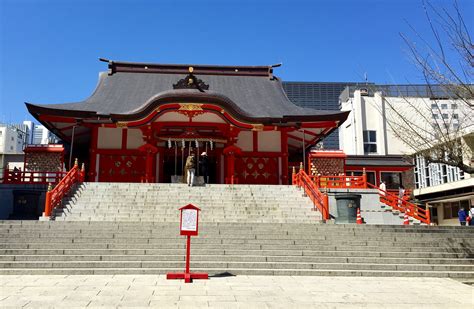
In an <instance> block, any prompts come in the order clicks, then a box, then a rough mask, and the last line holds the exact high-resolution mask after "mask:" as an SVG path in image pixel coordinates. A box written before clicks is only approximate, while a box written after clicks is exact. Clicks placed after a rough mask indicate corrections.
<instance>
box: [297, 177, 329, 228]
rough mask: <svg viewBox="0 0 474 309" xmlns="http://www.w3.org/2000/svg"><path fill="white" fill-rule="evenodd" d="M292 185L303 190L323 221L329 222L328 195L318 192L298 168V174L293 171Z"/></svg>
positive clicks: (309, 179) (314, 185)
mask: <svg viewBox="0 0 474 309" xmlns="http://www.w3.org/2000/svg"><path fill="white" fill-rule="evenodd" d="M292 180H293V185H295V186H298V187H300V188H303V190H304V191H305V193H306V195H308V197H309V198H310V199H311V201H313V205H314V207H315V209H316V208H317V209H318V210H319V211H320V212H321V215H322V217H323V220H329V199H328V195H327V194H324V193H322V192H321V191H319V189H318V187H317V186H316V184H315V183H314V182H313V181H312V179H311V178H310V177H309V176H308V174H306V173H305V171H304V170H303V169H302V168H300V171H299V172H298V173H296V172H295V170H293V175H292Z"/></svg>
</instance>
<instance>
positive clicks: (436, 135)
mask: <svg viewBox="0 0 474 309" xmlns="http://www.w3.org/2000/svg"><path fill="white" fill-rule="evenodd" d="M422 6H423V9H424V12H425V16H426V20H427V22H428V24H429V26H430V30H431V34H432V37H433V39H432V40H431V39H429V38H428V37H425V36H423V35H422V34H420V33H419V32H418V31H417V30H416V29H415V28H414V27H411V26H410V28H411V30H412V31H413V34H414V38H410V37H409V36H407V35H406V34H403V33H401V34H400V35H401V37H402V39H403V41H404V42H405V44H406V46H407V47H408V53H409V55H410V57H411V59H412V60H413V62H414V64H415V65H416V67H417V68H418V69H419V71H420V72H421V74H422V76H423V78H424V82H425V84H426V85H423V86H420V85H417V86H415V85H411V86H410V85H408V86H404V87H403V88H400V89H399V94H398V97H399V98H401V100H402V103H404V104H400V101H396V100H392V99H391V98H390V97H389V96H387V97H386V98H384V103H385V106H386V109H387V111H386V112H387V113H386V114H387V123H388V126H389V129H390V130H391V131H392V133H393V134H394V135H395V136H396V137H398V138H399V139H400V140H401V141H402V142H403V143H404V144H406V145H407V146H408V147H409V148H410V149H412V150H413V152H414V153H416V154H418V155H421V156H423V157H424V158H425V159H426V160H427V162H433V163H445V164H448V165H451V166H456V167H458V168H460V169H461V170H463V171H465V172H467V173H474V168H473V164H472V162H473V160H472V159H473V147H474V145H473V140H474V133H473V132H474V113H473V108H474V105H473V104H474V85H473V84H472V82H473V77H474V69H473V68H474V45H473V43H472V40H471V36H470V34H469V31H468V28H467V26H466V24H465V22H464V18H463V16H462V12H461V10H460V8H459V6H458V3H457V2H456V1H454V2H453V7H452V9H450V10H448V9H446V8H437V7H434V6H433V5H432V4H431V3H430V2H428V1H425V0H422ZM420 90H422V91H421V92H422V93H418V94H417V93H416V92H417V91H420ZM374 91H380V90H379V89H374Z"/></svg>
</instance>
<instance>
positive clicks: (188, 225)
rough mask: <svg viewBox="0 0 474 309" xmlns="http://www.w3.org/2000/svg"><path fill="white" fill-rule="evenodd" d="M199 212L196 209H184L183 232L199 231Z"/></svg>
mask: <svg viewBox="0 0 474 309" xmlns="http://www.w3.org/2000/svg"><path fill="white" fill-rule="evenodd" d="M197 212H198V211H197V210H196V209H183V213H182V215H183V216H182V218H181V230H182V231H194V232H195V231H196V230H197Z"/></svg>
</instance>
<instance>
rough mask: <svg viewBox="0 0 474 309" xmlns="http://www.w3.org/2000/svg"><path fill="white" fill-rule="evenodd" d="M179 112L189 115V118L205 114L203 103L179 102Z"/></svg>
mask: <svg viewBox="0 0 474 309" xmlns="http://www.w3.org/2000/svg"><path fill="white" fill-rule="evenodd" d="M178 113H180V114H183V115H185V116H188V117H189V118H193V117H196V116H197V115H201V114H204V110H203V109H202V104H198V103H181V104H179V109H178Z"/></svg>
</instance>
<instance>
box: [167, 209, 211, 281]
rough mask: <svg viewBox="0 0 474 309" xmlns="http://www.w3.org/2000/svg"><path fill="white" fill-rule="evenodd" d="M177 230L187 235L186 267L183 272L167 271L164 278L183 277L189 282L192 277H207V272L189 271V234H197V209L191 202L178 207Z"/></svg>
mask: <svg viewBox="0 0 474 309" xmlns="http://www.w3.org/2000/svg"><path fill="white" fill-rule="evenodd" d="M179 210H180V211H181V213H180V220H179V222H180V223H179V232H180V235H184V236H186V237H187V240H186V269H185V271H184V273H168V274H166V279H184V282H185V283H190V282H191V281H192V279H209V275H208V274H207V273H191V272H190V271H189V262H190V257H191V236H197V235H198V225H199V211H201V209H199V208H198V207H196V206H194V205H193V204H188V205H186V206H183V207H181V208H180V209H179Z"/></svg>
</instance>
